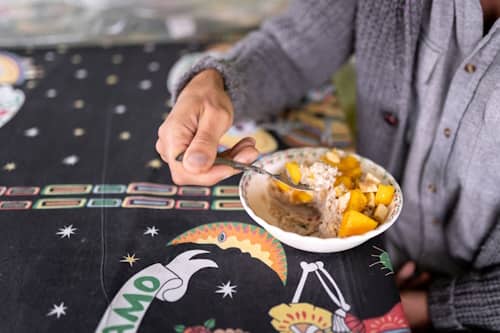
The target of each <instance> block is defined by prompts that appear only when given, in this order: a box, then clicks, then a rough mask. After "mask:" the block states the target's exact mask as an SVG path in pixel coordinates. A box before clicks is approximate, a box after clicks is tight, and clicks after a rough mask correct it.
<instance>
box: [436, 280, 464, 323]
mask: <svg viewBox="0 0 500 333" xmlns="http://www.w3.org/2000/svg"><path fill="white" fill-rule="evenodd" d="M454 298H455V279H452V278H450V279H446V278H438V279H436V280H435V281H434V282H433V283H432V284H431V286H430V289H429V297H428V303H429V304H428V305H429V315H430V318H431V321H432V325H433V326H434V327H435V328H437V329H440V330H441V329H443V330H457V329H463V328H464V327H463V326H462V325H461V324H460V322H459V321H458V319H457V314H456V311H455V304H454V302H455V300H454Z"/></svg>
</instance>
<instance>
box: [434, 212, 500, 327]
mask: <svg viewBox="0 0 500 333" xmlns="http://www.w3.org/2000/svg"><path fill="white" fill-rule="evenodd" d="M499 254H500V219H498V220H497V221H496V223H494V224H493V227H492V229H491V230H490V232H489V233H488V236H487V238H486V239H485V241H484V242H483V243H482V245H481V247H480V248H479V249H478V251H477V255H476V258H475V259H474V262H473V263H472V265H471V269H470V271H468V272H466V273H465V274H463V275H461V276H457V277H450V278H439V279H436V280H435V281H434V282H433V283H432V285H431V288H430V290H429V313H430V316H431V320H432V323H433V325H434V326H435V327H436V328H439V329H452V330H460V329H461V330H467V329H469V330H470V331H473V332H478V331H484V330H491V331H495V332H499V331H500V255H499Z"/></svg>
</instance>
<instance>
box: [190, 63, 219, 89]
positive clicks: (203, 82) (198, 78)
mask: <svg viewBox="0 0 500 333" xmlns="http://www.w3.org/2000/svg"><path fill="white" fill-rule="evenodd" d="M188 86H193V87H195V88H197V89H202V90H206V89H207V88H208V89H210V88H211V89H220V90H224V78H223V77H222V75H221V74H220V73H219V71H217V70H216V69H212V68H209V69H205V70H203V71H201V72H199V73H198V74H196V75H195V76H194V77H193V78H192V79H191V81H190V82H189V83H188Z"/></svg>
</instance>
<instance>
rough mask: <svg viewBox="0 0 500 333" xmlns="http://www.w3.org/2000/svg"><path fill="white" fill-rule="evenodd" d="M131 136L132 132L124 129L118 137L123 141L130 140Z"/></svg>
mask: <svg viewBox="0 0 500 333" xmlns="http://www.w3.org/2000/svg"><path fill="white" fill-rule="evenodd" d="M130 137H131V135H130V132H129V131H123V132H121V133H120V135H118V138H119V139H120V140H121V141H127V140H129V139H130Z"/></svg>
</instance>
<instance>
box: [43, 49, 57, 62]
mask: <svg viewBox="0 0 500 333" xmlns="http://www.w3.org/2000/svg"><path fill="white" fill-rule="evenodd" d="M55 58H56V54H55V53H54V51H48V52H47V53H45V61H54V59H55Z"/></svg>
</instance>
